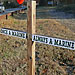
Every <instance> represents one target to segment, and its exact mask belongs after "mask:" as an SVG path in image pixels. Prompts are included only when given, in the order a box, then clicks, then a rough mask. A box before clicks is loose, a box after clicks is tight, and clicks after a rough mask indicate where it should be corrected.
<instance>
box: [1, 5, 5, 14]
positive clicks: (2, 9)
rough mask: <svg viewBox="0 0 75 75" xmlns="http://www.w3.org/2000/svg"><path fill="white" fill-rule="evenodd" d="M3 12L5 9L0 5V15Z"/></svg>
mask: <svg viewBox="0 0 75 75" xmlns="http://www.w3.org/2000/svg"><path fill="white" fill-rule="evenodd" d="M4 11H5V7H4V6H3V5H2V4H0V13H2V12H4Z"/></svg>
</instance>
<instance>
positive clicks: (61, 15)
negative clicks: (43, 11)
mask: <svg viewBox="0 0 75 75" xmlns="http://www.w3.org/2000/svg"><path fill="white" fill-rule="evenodd" d="M49 12H50V16H51V18H53V19H56V20H57V21H58V22H61V23H62V24H63V25H66V26H68V27H69V29H71V30H72V31H73V32H74V33H75V15H74V14H69V13H65V12H58V11H56V10H55V9H51V10H50V11H49Z"/></svg>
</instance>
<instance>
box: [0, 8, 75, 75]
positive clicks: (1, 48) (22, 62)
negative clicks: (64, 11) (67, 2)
mask: <svg viewBox="0 0 75 75" xmlns="http://www.w3.org/2000/svg"><path fill="white" fill-rule="evenodd" d="M26 13H27V11H25V12H22V13H18V14H14V16H13V17H11V16H9V18H8V20H5V19H2V20H1V21H0V28H11V29H15V30H21V31H25V32H26V31H27V15H26ZM55 13H57V12H56V11H55V10H54V9H52V8H51V7H37V24H36V34H39V35H44V36H50V37H56V38H61V39H65V40H66V39H67V40H73V41H74V40H75V32H74V25H72V26H70V24H68V22H70V21H69V19H68V18H66V17H65V18H66V21H67V23H65V19H64V18H62V19H61V18H57V17H56V16H58V15H57V14H58V13H57V14H56V15H55ZM54 17H56V18H54ZM70 20H72V22H73V23H75V21H74V20H75V19H74V17H72V16H71V17H70ZM72 28H73V29H72ZM37 52H38V55H37V57H36V75H74V74H75V51H72V50H68V49H64V48H59V47H54V46H50V45H45V44H41V43H36V53H37ZM0 55H1V56H0V75H27V72H28V71H27V62H26V61H27V40H26V39H25V40H24V39H20V38H15V37H10V36H5V35H2V34H0Z"/></svg>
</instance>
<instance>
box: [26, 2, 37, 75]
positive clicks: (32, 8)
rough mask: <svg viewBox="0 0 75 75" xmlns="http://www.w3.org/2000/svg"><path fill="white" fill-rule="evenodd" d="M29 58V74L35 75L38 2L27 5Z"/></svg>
mask: <svg viewBox="0 0 75 75" xmlns="http://www.w3.org/2000/svg"><path fill="white" fill-rule="evenodd" d="M27 9H28V10H27V11H28V14H27V32H28V39H27V49H28V51H27V56H28V74H27V75H35V42H32V34H35V28H36V1H29V2H28V3H27Z"/></svg>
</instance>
